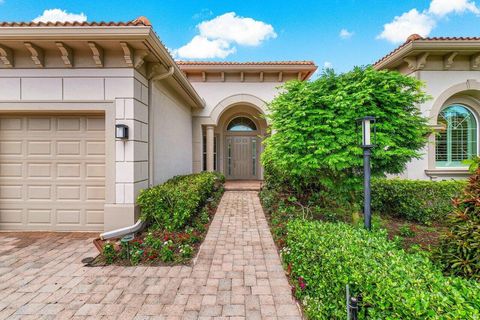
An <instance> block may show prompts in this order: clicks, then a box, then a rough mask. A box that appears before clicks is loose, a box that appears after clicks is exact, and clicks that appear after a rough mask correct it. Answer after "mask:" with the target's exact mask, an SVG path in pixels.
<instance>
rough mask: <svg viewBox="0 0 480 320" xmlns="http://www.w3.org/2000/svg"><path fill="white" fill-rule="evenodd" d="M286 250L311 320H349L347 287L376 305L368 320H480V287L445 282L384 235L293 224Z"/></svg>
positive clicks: (325, 225) (447, 279)
mask: <svg viewBox="0 0 480 320" xmlns="http://www.w3.org/2000/svg"><path fill="white" fill-rule="evenodd" d="M286 245H287V246H286V247H285V248H284V249H283V250H282V256H283V258H284V262H285V263H286V264H287V265H288V266H289V267H288V268H289V269H290V270H291V273H290V276H291V279H292V281H293V282H295V284H296V290H295V294H296V296H297V298H299V299H300V300H301V301H302V303H303V304H304V306H305V311H306V314H307V316H308V318H309V319H346V310H345V286H346V285H347V284H349V285H350V286H351V290H353V291H354V293H361V294H362V295H363V300H364V302H365V303H367V304H369V305H370V306H371V307H370V308H369V309H368V310H369V311H368V317H367V318H368V319H479V318H480V285H479V284H478V283H476V282H474V281H468V280H464V279H461V278H456V277H445V276H444V275H443V274H442V272H441V271H440V270H439V269H437V268H436V267H435V266H434V265H433V264H432V263H431V262H430V260H429V259H428V258H427V257H425V256H424V255H421V254H418V253H417V254H412V253H406V252H405V251H403V250H401V249H398V247H396V245H395V244H394V243H393V242H391V241H388V240H386V233H385V232H383V231H376V232H371V233H369V232H367V231H366V230H364V229H361V228H355V227H353V226H351V225H347V224H344V223H322V222H319V221H305V220H293V221H291V222H289V224H288V235H287V240H286ZM360 319H364V316H363V311H362V314H361V315H360Z"/></svg>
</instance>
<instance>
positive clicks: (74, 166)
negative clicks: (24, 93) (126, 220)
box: [0, 114, 105, 231]
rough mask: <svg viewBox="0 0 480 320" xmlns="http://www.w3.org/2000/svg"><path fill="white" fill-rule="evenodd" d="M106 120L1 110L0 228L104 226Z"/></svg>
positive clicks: (87, 116)
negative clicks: (6, 112) (3, 113)
mask: <svg viewBox="0 0 480 320" xmlns="http://www.w3.org/2000/svg"><path fill="white" fill-rule="evenodd" d="M104 202H105V119H104V117H103V115H102V116H99V115H75V116H72V115H62V116H58V115H55V116H53V115H45V114H44V115H35V114H32V115H21V116H18V115H16V116H15V115H1V114H0V230H47V231H48V230H52V231H61V230H65V231H71V230H82V231H86V230H103V206H104Z"/></svg>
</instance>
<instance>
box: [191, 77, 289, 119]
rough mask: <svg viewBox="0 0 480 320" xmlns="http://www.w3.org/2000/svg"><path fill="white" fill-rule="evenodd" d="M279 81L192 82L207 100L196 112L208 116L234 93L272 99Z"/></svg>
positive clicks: (200, 115)
mask: <svg viewBox="0 0 480 320" xmlns="http://www.w3.org/2000/svg"><path fill="white" fill-rule="evenodd" d="M281 84H282V83H279V82H255V83H248V82H192V85H193V87H194V88H195V90H197V92H198V93H199V94H200V96H201V97H202V98H203V99H204V100H205V103H206V107H205V108H204V109H203V110H199V112H195V114H194V115H195V116H197V117H206V116H209V115H210V114H211V113H212V110H213V109H214V108H215V106H217V105H218V104H219V103H220V102H221V101H222V100H224V99H225V98H228V97H230V96H233V95H239V94H247V95H253V96H255V97H258V98H259V99H261V100H263V101H271V100H272V99H273V98H274V97H275V95H276V93H277V87H278V86H280V85H281Z"/></svg>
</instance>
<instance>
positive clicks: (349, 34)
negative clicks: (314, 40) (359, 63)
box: [339, 29, 354, 39]
mask: <svg viewBox="0 0 480 320" xmlns="http://www.w3.org/2000/svg"><path fill="white" fill-rule="evenodd" d="M353 34H354V32H353V31H348V30H347V29H342V30H340V33H339V36H340V38H342V39H349V38H351V37H352V36H353Z"/></svg>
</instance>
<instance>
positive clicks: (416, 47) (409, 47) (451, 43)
mask: <svg viewBox="0 0 480 320" xmlns="http://www.w3.org/2000/svg"><path fill="white" fill-rule="evenodd" d="M472 49H478V50H479V51H480V41H472V40H448V39H445V40H415V41H412V42H409V43H406V44H404V45H402V46H401V47H399V48H398V49H396V51H394V52H392V53H390V54H389V55H388V56H386V57H385V58H383V59H382V60H380V61H378V62H377V63H375V64H374V65H373V67H374V68H375V69H377V70H381V69H388V68H389V67H391V66H392V65H395V64H396V63H398V62H399V61H400V60H401V59H403V58H405V57H407V56H408V55H409V54H411V53H413V52H415V51H436V50H441V51H445V50H452V51H453V50H460V51H461V50H472Z"/></svg>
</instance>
